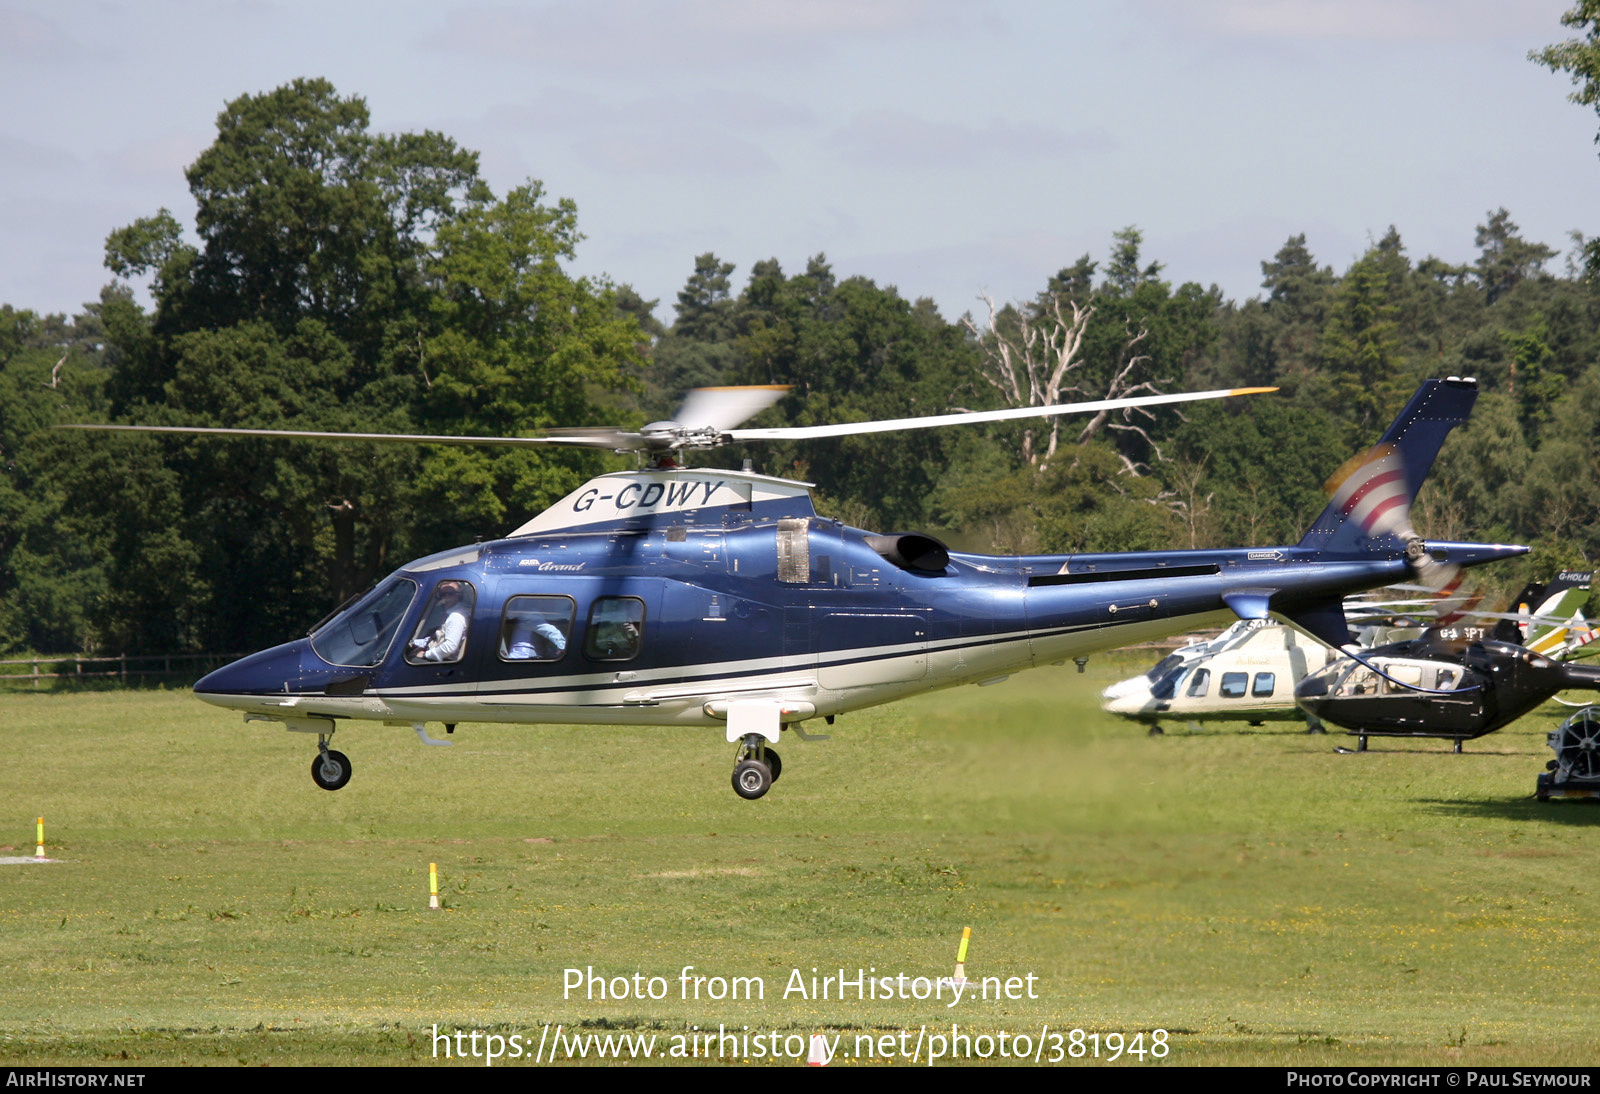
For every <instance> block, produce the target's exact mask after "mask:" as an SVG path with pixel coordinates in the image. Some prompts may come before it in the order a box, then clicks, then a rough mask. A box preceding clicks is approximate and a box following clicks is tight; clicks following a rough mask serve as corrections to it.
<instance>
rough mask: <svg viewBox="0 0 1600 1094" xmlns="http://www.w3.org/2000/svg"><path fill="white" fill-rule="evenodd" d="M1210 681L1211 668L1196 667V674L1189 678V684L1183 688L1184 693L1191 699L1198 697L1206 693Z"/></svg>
mask: <svg viewBox="0 0 1600 1094" xmlns="http://www.w3.org/2000/svg"><path fill="white" fill-rule="evenodd" d="M1210 683H1211V670H1210V669H1195V670H1194V675H1193V676H1192V677H1190V678H1189V686H1188V687H1186V688H1184V689H1183V693H1184V694H1185V695H1187V696H1188V697H1189V698H1191V699H1198V698H1200V697H1201V696H1202V695H1204V694H1205V693H1206V687H1207V686H1208V685H1209V684H1210Z"/></svg>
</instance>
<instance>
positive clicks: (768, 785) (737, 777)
mask: <svg viewBox="0 0 1600 1094" xmlns="http://www.w3.org/2000/svg"><path fill="white" fill-rule="evenodd" d="M771 789H772V769H771V768H769V767H768V766H767V765H766V764H764V763H762V762H761V761H760V760H741V761H739V766H737V767H735V768H734V769H733V792H734V793H735V794H738V795H739V796H740V797H741V798H746V799H748V800H750V801H755V800H756V799H757V798H759V797H761V795H763V794H765V793H766V792H767V791H768V790H771Z"/></svg>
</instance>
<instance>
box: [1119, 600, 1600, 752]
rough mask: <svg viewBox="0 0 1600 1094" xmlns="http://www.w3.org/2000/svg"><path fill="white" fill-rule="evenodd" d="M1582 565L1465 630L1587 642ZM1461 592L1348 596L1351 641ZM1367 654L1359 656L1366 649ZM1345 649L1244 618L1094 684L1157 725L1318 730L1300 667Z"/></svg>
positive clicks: (1398, 627) (1555, 653) (1153, 728)
mask: <svg viewBox="0 0 1600 1094" xmlns="http://www.w3.org/2000/svg"><path fill="white" fill-rule="evenodd" d="M1591 576H1592V575H1590V574H1588V573H1565V572H1564V573H1562V574H1560V575H1559V576H1558V577H1557V578H1556V579H1555V580H1554V581H1552V582H1551V583H1550V584H1549V585H1548V586H1545V585H1542V584H1539V583H1530V584H1528V585H1527V586H1526V587H1524V588H1523V590H1522V591H1521V592H1520V593H1519V594H1518V595H1517V596H1516V597H1514V598H1513V599H1512V608H1513V609H1514V611H1515V613H1516V614H1505V613H1490V612H1476V611H1474V612H1471V613H1468V614H1470V616H1471V618H1472V624H1458V626H1459V627H1460V629H1461V631H1462V633H1463V634H1465V635H1466V636H1467V637H1469V638H1471V637H1480V638H1481V637H1489V636H1490V632H1489V630H1488V629H1487V628H1485V627H1476V626H1474V624H1476V623H1478V622H1479V621H1481V620H1485V619H1495V620H1499V622H1498V623H1497V624H1495V626H1494V632H1493V637H1496V638H1498V639H1500V640H1502V641H1505V642H1514V643H1520V644H1522V645H1524V646H1526V647H1527V648H1528V649H1532V650H1534V651H1536V652H1539V653H1543V654H1545V655H1547V656H1550V657H1552V658H1556V659H1562V660H1564V659H1566V658H1567V657H1568V656H1569V652H1568V651H1569V649H1571V648H1576V647H1577V646H1579V645H1581V644H1583V643H1585V642H1586V641H1587V640H1588V636H1589V635H1591V634H1592V633H1593V632H1592V631H1591V629H1590V627H1589V625H1588V623H1587V621H1585V620H1584V618H1583V615H1582V613H1581V611H1580V610H1579V609H1580V608H1581V607H1582V606H1583V605H1584V603H1586V602H1587V601H1588V599H1589V581H1590V578H1591ZM1461 608H1462V602H1461V600H1460V599H1459V598H1453V597H1446V598H1443V599H1441V598H1439V597H1433V598H1429V599H1427V600H1408V601H1371V600H1355V599H1352V600H1350V601H1347V602H1346V604H1345V614H1346V616H1347V617H1348V618H1349V619H1350V625H1351V628H1352V629H1353V630H1354V631H1355V633H1356V636H1357V642H1358V644H1359V645H1361V646H1363V647H1376V646H1386V645H1391V644H1393V643H1395V642H1400V641H1407V640H1410V639H1413V638H1417V637H1419V636H1420V635H1421V633H1422V632H1423V631H1424V630H1426V629H1427V628H1428V627H1430V626H1433V625H1435V624H1436V623H1437V622H1438V620H1439V619H1440V618H1441V617H1443V616H1459V615H1460V614H1462V613H1461ZM1363 656H1365V655H1364V654H1363ZM1343 657H1344V655H1343V654H1341V653H1340V652H1339V651H1338V650H1335V649H1333V648H1332V647H1330V646H1327V645H1325V644H1323V643H1321V642H1318V641H1316V640H1315V639H1312V638H1309V637H1307V636H1306V635H1303V634H1299V633H1297V632H1296V631H1295V630H1294V629H1293V628H1292V627H1289V626H1287V625H1285V624H1282V623H1278V622H1275V621H1257V620H1241V621H1240V622H1238V623H1235V624H1234V625H1233V626H1231V627H1229V628H1228V629H1227V630H1225V631H1223V632H1222V633H1221V634H1220V635H1218V636H1216V637H1215V638H1212V639H1209V640H1207V641H1203V642H1197V643H1193V644H1191V645H1189V646H1185V647H1183V648H1182V649H1179V650H1176V651H1174V652H1173V653H1171V654H1169V655H1167V656H1166V657H1165V658H1163V659H1162V660H1161V661H1159V662H1158V663H1157V664H1156V665H1154V666H1153V667H1152V668H1151V669H1150V670H1149V671H1147V672H1145V673H1143V674H1141V675H1139V676H1132V677H1129V678H1128V679H1126V680H1121V681H1119V682H1117V683H1115V684H1112V685H1111V686H1109V687H1107V688H1106V689H1105V690H1104V691H1102V692H1101V693H1100V704H1101V707H1102V708H1103V709H1105V710H1106V711H1107V712H1108V713H1111V714H1116V715H1118V716H1120V717H1123V718H1127V719H1129V720H1131V721H1135V722H1139V723H1142V724H1145V725H1148V726H1150V734H1151V736H1156V735H1159V734H1160V733H1161V732H1162V729H1161V723H1162V722H1163V721H1167V722H1171V721H1188V722H1189V723H1190V724H1191V726H1193V727H1195V728H1198V724H1199V723H1201V722H1248V723H1249V724H1251V725H1261V724H1263V723H1264V722H1269V721H1283V722H1289V721H1305V722H1306V723H1307V728H1308V730H1309V731H1311V732H1321V731H1322V724H1321V720H1320V719H1319V718H1318V717H1317V716H1316V715H1315V714H1312V713H1310V712H1308V711H1306V710H1304V709H1302V708H1301V707H1299V706H1297V705H1296V703H1295V688H1296V687H1297V686H1298V685H1299V683H1300V681H1301V680H1303V679H1305V677H1306V675H1307V674H1308V673H1310V672H1314V671H1316V670H1318V669H1322V668H1324V667H1325V666H1327V665H1330V664H1333V663H1334V662H1336V661H1339V660H1342V659H1343Z"/></svg>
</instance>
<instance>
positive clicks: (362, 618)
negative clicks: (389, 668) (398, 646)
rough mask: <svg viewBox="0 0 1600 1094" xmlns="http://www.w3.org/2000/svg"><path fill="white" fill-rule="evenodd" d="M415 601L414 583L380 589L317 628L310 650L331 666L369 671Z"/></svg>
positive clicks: (401, 580) (401, 581)
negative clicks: (346, 666)
mask: <svg viewBox="0 0 1600 1094" xmlns="http://www.w3.org/2000/svg"><path fill="white" fill-rule="evenodd" d="M416 597H417V583H416V582H415V581H412V580H410V579H409V578H404V577H402V578H397V579H396V580H394V581H391V582H390V583H389V584H387V585H382V586H380V587H378V588H377V589H374V590H373V591H372V592H370V593H368V594H367V595H366V596H364V597H362V598H361V599H360V600H359V601H357V602H356V604H355V605H354V606H353V607H351V608H349V609H347V610H345V611H343V612H340V613H339V614H338V615H336V616H334V617H333V619H332V620H330V621H329V622H327V623H325V624H323V625H322V626H321V627H319V628H317V630H316V632H315V633H314V634H312V636H311V648H312V649H313V650H315V651H316V653H317V656H318V657H320V658H322V659H323V660H324V661H326V662H328V663H329V664H331V665H350V666H354V667H357V668H370V667H371V666H373V665H377V664H380V663H381V662H382V661H383V659H384V656H385V655H386V654H387V653H388V652H389V647H390V646H391V645H393V644H394V638H395V635H396V634H398V633H399V631H400V621H401V620H402V619H404V618H405V614H406V609H408V608H410V607H411V602H412V601H413V600H415V599H416Z"/></svg>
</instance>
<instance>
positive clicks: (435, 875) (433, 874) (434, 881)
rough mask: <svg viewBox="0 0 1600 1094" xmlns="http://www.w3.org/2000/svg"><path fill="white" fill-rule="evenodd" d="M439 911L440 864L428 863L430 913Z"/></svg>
mask: <svg viewBox="0 0 1600 1094" xmlns="http://www.w3.org/2000/svg"><path fill="white" fill-rule="evenodd" d="M438 910H439V864H438V863H437V862H430V863H428V911H430V912H437V911H438Z"/></svg>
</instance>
